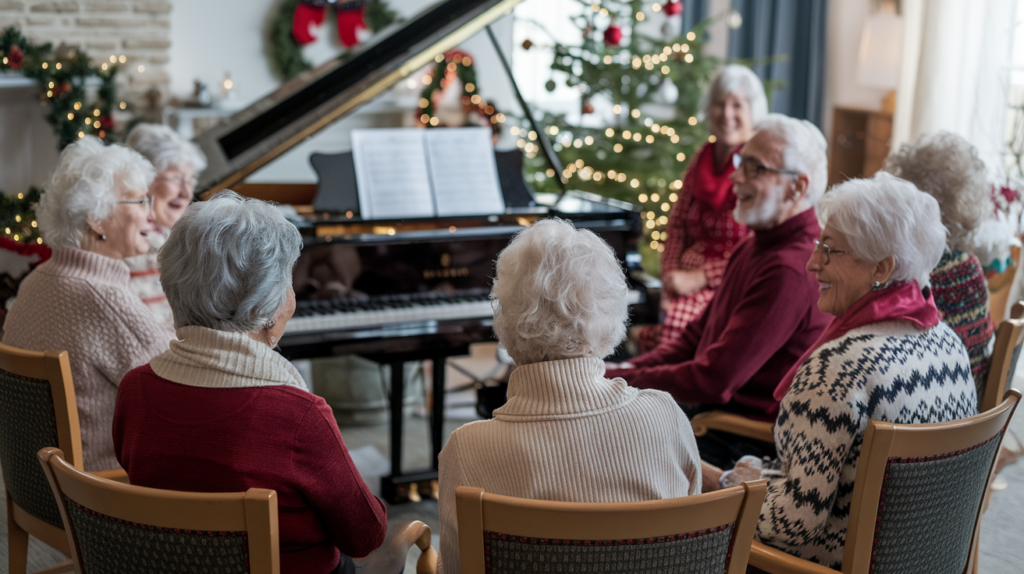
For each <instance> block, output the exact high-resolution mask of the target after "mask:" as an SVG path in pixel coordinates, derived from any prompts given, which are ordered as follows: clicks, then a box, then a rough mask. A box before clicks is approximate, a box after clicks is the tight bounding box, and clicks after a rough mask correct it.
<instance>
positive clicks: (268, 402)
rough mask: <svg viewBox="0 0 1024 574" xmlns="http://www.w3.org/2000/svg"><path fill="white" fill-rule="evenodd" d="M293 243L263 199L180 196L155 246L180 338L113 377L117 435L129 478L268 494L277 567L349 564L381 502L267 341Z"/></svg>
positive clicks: (290, 571)
mask: <svg viewBox="0 0 1024 574" xmlns="http://www.w3.org/2000/svg"><path fill="white" fill-rule="evenodd" d="M301 247H302V238H301V237H300V236H299V231H298V230H297V229H296V228H295V226H294V225H292V224H290V223H288V221H286V220H285V218H284V217H283V216H282V215H281V214H280V213H278V212H277V210H276V209H274V207H273V206H271V205H269V204H267V203H264V202H261V201H258V200H255V199H244V198H242V197H240V196H238V195H237V194H235V193H233V192H230V191H222V192H220V193H218V194H217V195H215V196H214V197H213V199H211V200H209V201H204V202H200V203H195V204H192V205H191V206H189V208H188V209H187V210H186V212H185V215H184V216H182V218H181V219H180V220H179V221H178V223H177V224H176V225H175V226H174V229H173V230H172V231H171V234H170V236H169V237H168V238H167V243H165V244H164V246H163V248H162V249H161V250H160V256H159V264H160V269H161V270H162V271H163V272H162V274H161V282H162V283H163V287H164V292H165V293H166V294H167V301H168V303H170V305H171V310H172V312H173V313H174V325H175V327H177V333H178V339H179V340H177V341H173V342H172V343H171V347H170V350H168V351H167V352H165V353H163V354H161V355H160V356H158V357H156V358H154V359H153V360H152V361H151V362H150V364H148V365H145V366H143V367H139V368H138V369H135V370H134V371H132V372H130V373H128V375H127V376H126V377H125V378H124V380H123V381H122V382H121V390H120V392H119V393H118V396H117V411H116V413H115V414H114V445H115V447H116V449H117V456H118V460H120V461H121V464H122V465H123V466H124V468H125V470H127V471H128V478H129V480H131V483H132V484H137V485H141V486H148V487H152V488H164V489H170V490H188V491H193V492H238V491H244V490H247V489H249V488H269V489H273V490H275V491H277V500H278V508H279V514H278V520H279V522H280V541H281V572H282V574H300V573H301V574H328V573H330V572H351V571H352V569H353V563H352V561H351V560H350V559H349V557H350V556H351V557H361V556H365V555H367V554H368V553H369V552H370V551H371V550H373V549H375V548H377V547H378V546H380V545H381V543H382V542H383V541H384V535H385V533H386V532H387V511H386V510H385V507H384V503H383V502H381V501H380V500H379V499H377V498H376V497H374V496H373V495H372V494H370V491H369V489H368V488H367V487H366V484H365V483H364V482H363V480H362V478H361V477H360V476H359V473H358V472H357V471H356V468H355V465H354V464H353V463H352V459H351V457H349V454H348V449H347V448H346V447H345V442H344V441H343V440H342V438H341V433H340V431H339V430H338V424H337V423H336V422H335V420H334V414H333V412H332V411H331V407H329V406H327V403H326V402H325V401H324V399H323V398H321V397H318V396H316V395H314V394H312V393H310V392H309V391H308V390H307V388H306V384H305V382H304V381H303V380H302V377H301V376H300V375H299V373H298V371H296V370H295V367H293V366H292V364H291V363H289V362H288V361H287V360H286V359H285V358H284V357H282V356H281V355H280V354H278V353H276V352H275V351H274V349H273V347H274V346H275V345H276V344H277V342H278V341H279V340H280V338H281V335H282V334H283V333H284V329H285V324H286V323H287V322H288V319H290V318H291V316H292V313H293V312H294V311H295V294H294V293H293V292H292V288H291V283H292V268H293V267H294V266H295V260H296V259H298V256H299V249H300V248H301Z"/></svg>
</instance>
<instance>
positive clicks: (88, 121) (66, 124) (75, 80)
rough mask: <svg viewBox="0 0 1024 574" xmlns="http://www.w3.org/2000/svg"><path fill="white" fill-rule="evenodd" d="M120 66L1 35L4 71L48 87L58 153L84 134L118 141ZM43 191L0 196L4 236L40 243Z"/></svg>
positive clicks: (12, 32) (0, 68) (14, 33)
mask: <svg viewBox="0 0 1024 574" xmlns="http://www.w3.org/2000/svg"><path fill="white" fill-rule="evenodd" d="M118 63H123V60H121V61H115V58H114V56H111V61H110V62H109V63H108V62H104V63H102V64H100V65H99V66H96V65H93V64H92V63H91V62H90V60H89V56H88V55H86V54H85V52H81V51H78V50H75V49H74V48H68V49H61V50H59V53H58V52H54V50H53V49H52V45H51V44H33V43H32V42H29V41H28V40H27V39H26V38H25V37H24V36H23V35H22V34H21V32H19V31H18V29H17V28H15V27H13V26H12V27H9V28H7V29H5V30H3V32H0V72H5V71H15V72H21V73H22V74H23V75H24V76H25V77H26V78H30V79H33V80H35V81H37V82H39V85H40V86H44V87H45V88H46V92H45V94H44V95H41V96H40V98H41V99H43V100H44V101H45V102H46V103H47V104H49V105H48V110H47V112H46V120H47V121H48V122H49V123H50V125H51V126H53V130H54V132H55V133H56V135H57V139H58V141H59V144H58V145H59V146H60V149H64V148H65V147H67V145H68V144H70V143H72V142H74V141H75V140H77V139H79V138H83V137H85V136H86V135H93V136H96V137H98V138H100V139H102V140H104V141H106V142H111V141H114V140H115V138H116V136H115V134H114V129H113V128H114V120H113V118H112V111H113V109H114V106H115V104H116V106H117V107H118V108H120V109H122V110H124V109H126V108H127V107H128V105H127V104H126V103H125V102H118V101H117V85H116V83H115V77H116V76H117V69H118V66H117V64H118ZM90 77H98V78H99V79H100V86H99V89H98V90H97V98H96V100H94V101H93V102H86V97H85V96H86V93H85V83H86V79H88V78H90ZM40 194H42V190H40V189H39V188H36V187H31V188H29V189H28V191H27V192H25V193H19V194H17V195H8V194H6V193H0V229H2V230H3V237H6V238H11V239H13V240H14V241H20V242H24V243H32V242H35V243H42V242H43V240H42V238H41V237H40V235H39V227H38V223H37V222H36V219H35V206H36V203H38V202H39V196H40Z"/></svg>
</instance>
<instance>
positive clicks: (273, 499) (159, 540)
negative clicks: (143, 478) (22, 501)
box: [36, 447, 281, 574]
mask: <svg viewBox="0 0 1024 574" xmlns="http://www.w3.org/2000/svg"><path fill="white" fill-rule="evenodd" d="M39 463H42V466H41V468H42V470H43V471H44V472H45V473H46V478H47V479H48V481H49V483H50V486H51V494H50V498H51V499H54V500H56V501H59V507H60V514H61V517H62V518H63V519H64V524H65V525H67V529H66V533H65V538H66V544H67V546H68V548H70V550H71V559H72V561H74V564H75V571H76V572H77V573H78V574H82V573H90V572H164V571H166V568H167V565H169V564H174V565H175V571H182V572H184V571H188V572H196V573H202V572H211V573H212V572H215V571H217V572H228V571H243V572H244V571H248V572H251V573H252V574H277V573H278V572H280V564H279V559H280V557H279V553H280V551H281V548H280V543H279V541H278V532H277V493H276V492H274V491H273V490H265V489H260V488H250V489H249V490H247V491H246V492H232V493H226V494H210V493H190V492H176V491H173V490H160V489H156V488H144V487H141V486H131V485H128V484H124V483H121V482H116V481H113V480H107V479H104V478H99V477H96V476H93V475H91V474H89V473H86V472H82V471H81V470H79V469H78V468H75V467H74V466H73V465H71V464H69V463H68V462H67V461H66V460H65V459H64V453H62V452H61V451H60V449H56V448H53V447H47V448H44V449H42V450H40V451H39V453H38V459H37V463H36V464H39ZM246 563H248V568H246ZM231 565H234V567H232V566H231ZM215 569H216V570H215Z"/></svg>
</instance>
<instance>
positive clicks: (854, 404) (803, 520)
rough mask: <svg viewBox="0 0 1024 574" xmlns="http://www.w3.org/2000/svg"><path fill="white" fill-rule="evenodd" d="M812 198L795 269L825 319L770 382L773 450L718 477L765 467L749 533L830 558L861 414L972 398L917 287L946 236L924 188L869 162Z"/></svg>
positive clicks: (964, 366)
mask: <svg viewBox="0 0 1024 574" xmlns="http://www.w3.org/2000/svg"><path fill="white" fill-rule="evenodd" d="M817 209H818V217H819V219H820V220H821V224H822V232H821V239H820V241H819V242H818V245H817V249H816V250H815V251H814V253H813V254H812V255H811V259H810V261H808V263H807V269H808V271H810V272H812V273H814V275H815V277H816V278H817V280H818V283H819V285H820V295H819V299H818V307H819V308H820V309H821V310H822V311H824V312H826V313H830V314H832V315H834V316H835V319H834V320H833V322H832V324H831V325H830V326H829V327H828V328H827V329H826V330H825V333H824V334H823V335H822V336H821V338H820V339H819V340H818V342H817V343H815V344H814V346H812V347H811V349H810V350H808V352H807V353H806V354H805V355H804V357H803V359H801V360H800V361H798V362H797V364H796V365H795V366H794V367H793V369H792V370H791V371H790V372H789V373H787V375H786V376H785V377H784V378H783V381H782V382H781V384H780V385H779V388H778V389H777V390H776V397H778V398H780V399H781V400H782V402H781V404H780V407H779V417H778V420H777V421H776V424H775V444H776V447H777V448H778V453H779V456H778V459H776V460H773V461H766V462H764V463H763V464H762V461H758V460H756V459H754V460H751V459H750V457H744V459H741V461H740V462H739V463H738V464H737V467H738V468H739V469H741V470H734V471H733V472H731V473H726V474H725V476H724V477H723V478H722V479H720V483H721V484H722V485H723V486H724V485H727V484H732V483H733V482H735V481H736V480H743V479H744V478H747V479H749V478H755V477H756V476H757V475H760V476H761V477H763V478H766V479H767V480H768V496H767V498H766V499H765V502H764V506H763V507H762V510H761V517H760V521H759V523H758V527H757V537H758V539H760V540H761V541H762V542H764V543H766V544H769V545H771V546H774V547H776V548H778V549H780V550H783V551H785V552H789V553H791V554H794V555H796V556H799V557H801V558H805V559H807V560H812V561H815V562H818V563H821V564H824V565H826V566H829V567H832V568H836V569H838V568H840V567H841V563H842V558H843V545H844V543H845V540H846V525H847V521H848V520H849V511H850V502H851V497H852V496H853V486H854V485H853V483H854V478H855V477H856V475H857V461H858V459H859V458H860V446H861V441H862V440H863V438H864V432H865V430H866V429H867V424H868V420H879V421H886V422H892V423H898V424H916V423H936V422H945V421H951V420H957V419H961V418H964V417H968V416H971V415H974V414H976V413H977V398H976V396H975V390H974V380H973V378H972V377H971V368H970V360H969V359H968V355H967V350H966V349H965V348H964V345H963V343H962V342H961V341H960V339H959V337H957V335H956V333H954V332H953V330H952V329H951V328H950V327H949V326H947V325H946V324H945V323H942V322H941V321H939V314H938V310H937V309H936V308H935V303H934V301H933V299H932V297H931V293H930V289H929V287H928V276H929V272H930V271H931V269H933V268H934V267H935V264H936V263H937V262H938V260H939V258H940V257H941V256H942V252H943V249H944V248H945V239H946V231H945V229H944V228H943V226H942V224H941V223H939V206H938V203H937V202H936V201H935V199H933V198H932V197H931V196H929V195H926V194H923V193H920V192H919V191H918V190H917V188H915V187H914V186H913V184H910V183H908V182H906V181H903V180H900V179H897V178H895V177H893V176H891V175H889V174H886V173H881V174H878V175H876V176H875V177H874V179H871V180H853V181H849V182H847V183H844V184H842V185H840V186H838V187H836V188H834V189H833V190H832V191H830V192H829V193H827V194H825V197H824V198H822V200H821V202H820V203H819V204H818V207H817ZM921 285H924V288H923V289H922V288H921ZM783 395H784V396H783ZM704 473H705V476H706V477H709V478H713V477H715V476H720V475H721V471H719V470H718V469H714V468H710V469H709V468H708V467H707V466H705V467H704ZM751 474H753V475H754V476H751ZM705 485H707V480H705ZM705 488H707V487H706V486H705Z"/></svg>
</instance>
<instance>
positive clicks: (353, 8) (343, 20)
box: [292, 0, 366, 48]
mask: <svg viewBox="0 0 1024 574" xmlns="http://www.w3.org/2000/svg"><path fill="white" fill-rule="evenodd" d="M328 4H333V5H334V12H335V15H336V17H337V19H338V39H339V40H341V43H342V44H344V45H345V47H346V48H351V47H352V46H355V45H356V44H358V43H359V39H358V38H357V37H356V29H358V28H363V29H366V22H365V21H364V20H363V10H364V9H365V8H366V0H352V1H350V2H338V1H337V0H334V1H332V0H304V1H302V2H299V4H298V5H297V6H295V16H293V17H292V37H293V38H295V41H296V42H297V43H298V44H299V45H300V46H302V45H304V44H309V43H310V42H312V41H313V40H316V36H313V35H312V34H310V33H309V25H310V24H316V25H317V26H319V25H320V24H322V23H323V21H324V12H325V11H326V9H327V5H328Z"/></svg>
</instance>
